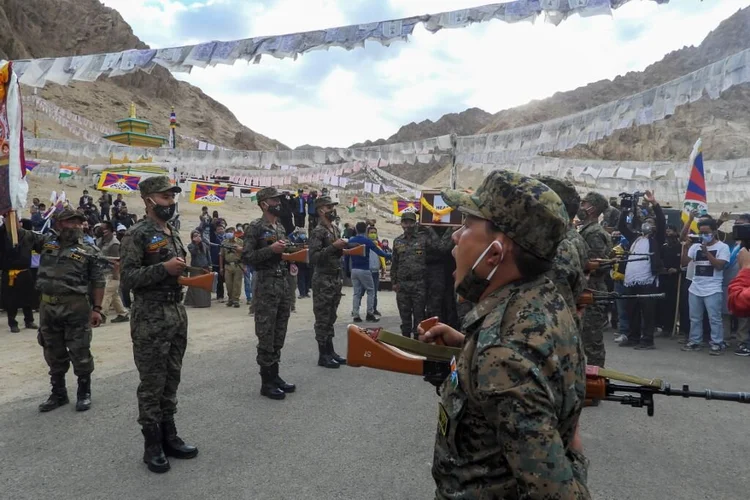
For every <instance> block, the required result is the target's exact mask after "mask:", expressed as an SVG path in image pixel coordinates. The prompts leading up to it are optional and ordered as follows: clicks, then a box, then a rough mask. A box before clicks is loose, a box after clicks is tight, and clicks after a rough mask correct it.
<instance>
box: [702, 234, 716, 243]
mask: <svg viewBox="0 0 750 500" xmlns="http://www.w3.org/2000/svg"><path fill="white" fill-rule="evenodd" d="M713 239H714V235H713V234H701V240H703V243H711V242H712V241H713Z"/></svg>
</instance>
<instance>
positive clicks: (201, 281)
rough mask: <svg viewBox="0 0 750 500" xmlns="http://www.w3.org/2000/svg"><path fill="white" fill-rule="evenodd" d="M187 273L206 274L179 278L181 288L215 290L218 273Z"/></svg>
mask: <svg viewBox="0 0 750 500" xmlns="http://www.w3.org/2000/svg"><path fill="white" fill-rule="evenodd" d="M97 258H98V259H101V260H105V261H107V262H108V263H109V264H114V263H115V262H120V258H119V257H102V256H97ZM185 271H193V272H203V273H205V274H201V275H199V276H179V277H178V278H177V283H178V284H179V285H180V286H189V287H194V288H200V289H201V290H206V291H207V292H210V291H212V290H213V288H214V280H215V279H216V275H217V273H211V272H206V271H205V270H204V269H203V268H200V267H191V266H188V267H186V268H185Z"/></svg>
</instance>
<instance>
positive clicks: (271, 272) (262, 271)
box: [255, 269, 289, 278]
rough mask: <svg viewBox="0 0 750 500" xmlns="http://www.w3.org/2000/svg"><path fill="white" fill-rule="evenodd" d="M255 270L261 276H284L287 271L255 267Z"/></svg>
mask: <svg viewBox="0 0 750 500" xmlns="http://www.w3.org/2000/svg"><path fill="white" fill-rule="evenodd" d="M255 272H257V273H260V275H262V276H275V277H277V278H284V277H286V275H287V274H289V271H287V270H286V269H256V270H255Z"/></svg>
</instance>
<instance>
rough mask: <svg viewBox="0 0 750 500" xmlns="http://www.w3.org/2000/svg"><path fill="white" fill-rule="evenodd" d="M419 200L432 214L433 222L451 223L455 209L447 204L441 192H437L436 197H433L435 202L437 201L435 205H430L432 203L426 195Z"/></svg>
mask: <svg viewBox="0 0 750 500" xmlns="http://www.w3.org/2000/svg"><path fill="white" fill-rule="evenodd" d="M419 201H420V202H421V204H422V206H423V207H424V208H426V209H427V210H428V211H429V212H430V213H431V214H432V222H442V223H445V224H448V223H450V221H451V212H452V211H453V209H452V208H451V207H449V206H447V205H446V204H445V202H444V201H443V198H442V197H441V196H440V195H439V194H436V195H435V198H434V199H433V203H435V206H434V207H433V206H432V205H430V203H429V202H428V201H427V200H426V199H425V197H424V196H422V198H421V199H420V200H419Z"/></svg>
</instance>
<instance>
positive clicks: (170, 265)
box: [164, 257, 187, 276]
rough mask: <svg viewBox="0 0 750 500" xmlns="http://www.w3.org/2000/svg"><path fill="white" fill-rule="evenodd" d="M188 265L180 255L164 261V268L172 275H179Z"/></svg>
mask: <svg viewBox="0 0 750 500" xmlns="http://www.w3.org/2000/svg"><path fill="white" fill-rule="evenodd" d="M186 267H187V263H186V262H185V261H184V260H183V259H181V258H180V257H172V258H171V259H169V260H168V261H166V262H165V263H164V268H165V269H166V270H167V273H169V275H170V276H179V275H181V274H182V272H183V271H184V270H185V268H186Z"/></svg>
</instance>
